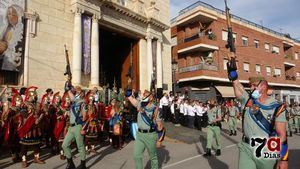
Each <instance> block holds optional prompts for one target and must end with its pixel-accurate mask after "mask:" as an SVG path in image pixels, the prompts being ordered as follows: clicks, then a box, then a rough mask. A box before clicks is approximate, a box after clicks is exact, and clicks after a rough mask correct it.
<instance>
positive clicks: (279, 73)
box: [274, 68, 281, 76]
mask: <svg viewBox="0 0 300 169" xmlns="http://www.w3.org/2000/svg"><path fill="white" fill-rule="evenodd" d="M274 75H276V76H281V69H279V68H275V69H274Z"/></svg>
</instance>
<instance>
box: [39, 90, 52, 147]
mask: <svg viewBox="0 0 300 169" xmlns="http://www.w3.org/2000/svg"><path fill="white" fill-rule="evenodd" d="M47 91H48V92H49V93H48V92H47V93H46V94H44V95H43V96H42V99H41V102H40V105H39V112H40V113H41V114H43V116H44V117H43V120H42V124H41V130H42V131H43V138H44V139H45V144H46V147H51V145H50V139H51V140H53V139H54V138H53V134H52V131H53V126H54V125H53V121H52V120H53V114H51V112H50V111H49V108H50V103H51V98H50V97H51V96H50V92H51V91H49V89H48V90H47Z"/></svg>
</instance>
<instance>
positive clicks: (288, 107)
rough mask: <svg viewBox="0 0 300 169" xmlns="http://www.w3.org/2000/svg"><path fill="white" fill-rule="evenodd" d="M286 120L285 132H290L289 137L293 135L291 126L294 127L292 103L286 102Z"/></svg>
mask: <svg viewBox="0 0 300 169" xmlns="http://www.w3.org/2000/svg"><path fill="white" fill-rule="evenodd" d="M285 116H286V120H287V121H288V123H287V124H286V128H287V133H288V134H290V137H292V136H293V133H292V132H293V127H294V114H293V108H292V104H290V105H288V104H286V114H285Z"/></svg>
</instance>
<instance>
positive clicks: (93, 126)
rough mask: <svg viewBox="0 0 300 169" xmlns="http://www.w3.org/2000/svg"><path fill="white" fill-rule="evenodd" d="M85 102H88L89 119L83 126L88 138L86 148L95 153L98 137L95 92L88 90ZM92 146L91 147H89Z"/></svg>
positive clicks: (87, 150)
mask: <svg viewBox="0 0 300 169" xmlns="http://www.w3.org/2000/svg"><path fill="white" fill-rule="evenodd" d="M85 102H86V110H87V112H86V115H87V121H86V123H85V124H84V126H83V130H84V131H85V133H86V134H85V138H86V140H85V141H86V144H85V150H86V152H87V153H89V152H92V153H95V152H96V151H95V143H96V141H97V138H98V130H99V128H98V127H99V125H98V112H97V109H96V106H95V104H94V102H95V98H94V95H93V93H91V92H88V93H87V94H86V96H85ZM89 146H90V147H89Z"/></svg>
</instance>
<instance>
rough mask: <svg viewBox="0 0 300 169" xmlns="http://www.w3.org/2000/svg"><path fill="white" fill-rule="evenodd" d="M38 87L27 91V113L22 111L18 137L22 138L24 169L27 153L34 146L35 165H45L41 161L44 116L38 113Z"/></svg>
mask: <svg viewBox="0 0 300 169" xmlns="http://www.w3.org/2000/svg"><path fill="white" fill-rule="evenodd" d="M36 89H37V87H34V86H31V87H29V88H27V89H26V91H25V103H24V104H25V107H26V111H21V115H22V118H21V119H20V121H19V126H20V127H19V128H18V135H19V137H20V144H21V155H22V163H21V164H22V167H23V168H26V167H27V158H26V156H27V151H28V149H29V148H30V147H31V146H32V147H33V149H34V160H33V162H34V163H38V164H45V162H44V161H42V160H40V157H39V153H40V143H41V137H42V131H41V121H42V119H43V114H40V112H39V111H38V108H39V104H38V103H37V93H36Z"/></svg>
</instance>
